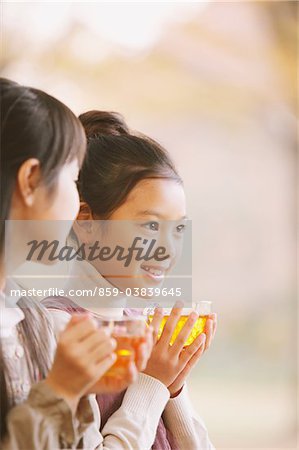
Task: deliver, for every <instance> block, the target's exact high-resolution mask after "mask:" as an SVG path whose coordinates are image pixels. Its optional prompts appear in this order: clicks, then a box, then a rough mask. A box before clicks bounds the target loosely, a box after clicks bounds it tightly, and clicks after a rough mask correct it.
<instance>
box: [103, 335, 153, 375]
mask: <svg viewBox="0 0 299 450" xmlns="http://www.w3.org/2000/svg"><path fill="white" fill-rule="evenodd" d="M112 337H113V338H114V339H115V340H116V342H117V347H116V350H115V352H116V355H117V360H116V361H115V363H114V364H113V366H112V367H110V369H109V370H108V371H107V372H106V373H105V375H104V376H108V377H121V376H124V375H125V374H126V373H127V371H128V367H129V364H130V362H131V361H134V360H135V355H136V353H137V350H138V347H139V346H140V345H141V344H142V343H143V342H145V338H144V336H127V335H125V336H118V335H113V334H112Z"/></svg>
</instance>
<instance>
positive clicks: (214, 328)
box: [213, 313, 218, 338]
mask: <svg viewBox="0 0 299 450" xmlns="http://www.w3.org/2000/svg"><path fill="white" fill-rule="evenodd" d="M213 316H214V318H213V338H214V336H215V334H216V331H217V322H218V318H217V314H215V313H214V314H213Z"/></svg>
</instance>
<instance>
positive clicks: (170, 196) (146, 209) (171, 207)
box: [116, 178, 186, 220]
mask: <svg viewBox="0 0 299 450" xmlns="http://www.w3.org/2000/svg"><path fill="white" fill-rule="evenodd" d="M116 213H117V215H118V216H119V218H120V215H122V214H126V215H127V217H128V218H130V219H139V218H142V219H143V218H146V217H148V218H153V217H156V218H157V219H160V220H180V219H182V218H184V217H185V216H186V201H185V193H184V188H183V186H182V185H181V184H179V183H177V182H176V181H175V180H171V179H160V178H159V179H148V180H142V181H140V182H139V183H138V184H137V185H136V186H135V187H134V188H133V189H132V191H131V192H130V194H129V195H128V197H127V199H126V201H125V203H124V204H123V205H121V206H120V208H118V210H117V211H116Z"/></svg>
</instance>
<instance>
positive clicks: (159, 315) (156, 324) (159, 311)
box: [151, 308, 163, 342]
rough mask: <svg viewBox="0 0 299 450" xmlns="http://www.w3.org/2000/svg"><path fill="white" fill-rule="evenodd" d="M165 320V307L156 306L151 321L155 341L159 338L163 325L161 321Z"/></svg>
mask: <svg viewBox="0 0 299 450" xmlns="http://www.w3.org/2000/svg"><path fill="white" fill-rule="evenodd" d="M162 320H163V308H156V309H155V312H154V316H153V320H152V321H151V326H152V328H153V340H154V342H156V341H157V339H158V334H159V330H160V326H161V322H162Z"/></svg>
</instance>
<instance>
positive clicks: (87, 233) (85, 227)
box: [73, 202, 94, 244]
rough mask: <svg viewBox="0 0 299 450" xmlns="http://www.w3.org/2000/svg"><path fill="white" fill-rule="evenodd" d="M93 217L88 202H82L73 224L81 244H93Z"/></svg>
mask: <svg viewBox="0 0 299 450" xmlns="http://www.w3.org/2000/svg"><path fill="white" fill-rule="evenodd" d="M93 220H94V219H93V216H92V211H91V209H90V207H89V205H88V204H87V203H86V202H80V210H79V213H78V216H77V220H75V222H74V224H73V230H74V232H75V234H76V236H77V238H78V240H79V241H80V242H83V243H86V244H89V243H92V242H93V236H94V232H93V228H94V227H93Z"/></svg>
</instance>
